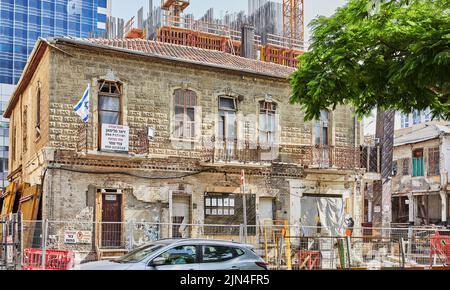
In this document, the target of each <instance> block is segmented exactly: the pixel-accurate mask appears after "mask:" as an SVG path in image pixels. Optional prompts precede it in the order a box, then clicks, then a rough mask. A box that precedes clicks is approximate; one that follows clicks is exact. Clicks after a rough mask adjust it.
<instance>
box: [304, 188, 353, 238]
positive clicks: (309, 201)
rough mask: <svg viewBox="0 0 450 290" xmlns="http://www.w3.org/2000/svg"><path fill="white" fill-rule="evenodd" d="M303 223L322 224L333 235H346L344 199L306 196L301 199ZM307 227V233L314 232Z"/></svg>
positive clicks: (305, 224) (309, 224)
mask: <svg viewBox="0 0 450 290" xmlns="http://www.w3.org/2000/svg"><path fill="white" fill-rule="evenodd" d="M300 211H301V225H302V226H306V227H308V226H309V227H315V226H317V224H318V220H319V219H320V224H321V226H322V227H323V228H325V229H326V230H327V232H328V233H329V234H330V235H332V236H342V235H344V220H345V216H344V201H343V199H342V198H325V197H311V196H306V197H303V198H301V200H300ZM314 232H315V231H314V230H313V229H307V232H305V233H304V234H305V235H312V234H314Z"/></svg>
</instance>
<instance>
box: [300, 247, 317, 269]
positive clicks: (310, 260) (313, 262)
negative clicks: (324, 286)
mask: <svg viewBox="0 0 450 290" xmlns="http://www.w3.org/2000/svg"><path fill="white" fill-rule="evenodd" d="M320 264H321V255H320V251H305V250H300V251H299V252H298V266H299V267H302V268H303V267H305V268H306V269H308V270H317V269H320ZM299 270H302V269H299Z"/></svg>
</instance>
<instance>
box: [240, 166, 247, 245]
mask: <svg viewBox="0 0 450 290" xmlns="http://www.w3.org/2000/svg"><path fill="white" fill-rule="evenodd" d="M241 194H242V207H243V208H244V209H243V211H244V243H247V197H246V195H245V170H244V169H242V170H241Z"/></svg>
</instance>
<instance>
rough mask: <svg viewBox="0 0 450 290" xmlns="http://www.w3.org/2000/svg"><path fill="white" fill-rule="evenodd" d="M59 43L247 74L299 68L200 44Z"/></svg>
mask: <svg viewBox="0 0 450 290" xmlns="http://www.w3.org/2000/svg"><path fill="white" fill-rule="evenodd" d="M54 40H56V42H58V41H61V42H69V43H75V44H80V45H83V44H84V45H93V46H96V47H104V48H108V49H115V50H120V51H126V52H131V53H133V52H135V53H140V54H145V55H149V56H153V57H160V58H164V59H171V60H174V61H180V62H186V63H194V64H200V65H206V66H211V67H219V68H222V69H230V70H238V71H243V72H247V73H254V74H259V75H266V76H271V77H277V78H287V77H288V76H289V75H290V74H291V73H293V72H294V71H295V68H292V67H287V66H282V65H278V64H274V63H268V62H262V61H258V60H253V59H248V58H243V57H240V56H235V55H232V54H229V53H225V52H221V51H216V50H208V49H202V48H196V47H189V46H182V45H176V44H170V43H163V42H158V41H153V40H144V39H90V38H89V39H73V38H67V37H57V38H54Z"/></svg>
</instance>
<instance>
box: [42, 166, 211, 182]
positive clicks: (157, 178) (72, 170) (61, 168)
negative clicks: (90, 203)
mask: <svg viewBox="0 0 450 290" xmlns="http://www.w3.org/2000/svg"><path fill="white" fill-rule="evenodd" d="M47 169H53V170H58V169H59V170H63V171H69V172H76V173H88V174H96V175H110V174H118V175H127V176H131V177H137V178H142V179H148V180H168V179H178V178H184V177H189V176H195V175H198V174H201V173H204V172H207V171H208V170H201V171H198V172H193V173H189V174H185V175H181V176H166V177H150V176H142V175H138V174H133V173H129V172H120V171H108V172H98V171H90V170H78V169H72V168H66V167H47Z"/></svg>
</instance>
